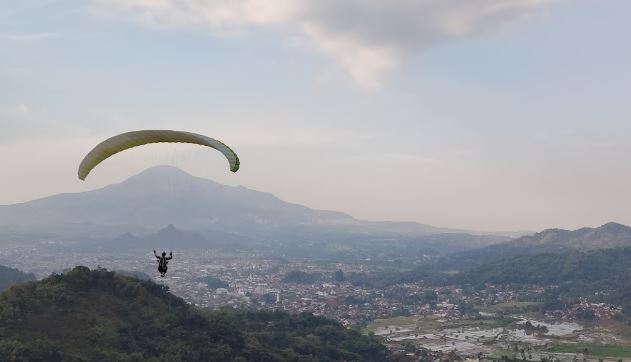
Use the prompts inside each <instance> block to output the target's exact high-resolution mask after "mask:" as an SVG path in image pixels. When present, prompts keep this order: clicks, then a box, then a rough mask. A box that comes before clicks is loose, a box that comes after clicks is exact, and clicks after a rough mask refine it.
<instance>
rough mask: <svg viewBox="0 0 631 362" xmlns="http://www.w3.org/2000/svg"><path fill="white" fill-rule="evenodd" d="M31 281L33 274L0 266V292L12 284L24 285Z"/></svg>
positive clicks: (33, 277)
mask: <svg viewBox="0 0 631 362" xmlns="http://www.w3.org/2000/svg"><path fill="white" fill-rule="evenodd" d="M31 280H35V276H34V275H33V274H28V273H24V272H21V271H19V270H17V269H13V268H7V267H5V266H2V265H0V292H1V291H3V290H5V289H7V288H8V287H10V286H12V285H13V284H18V283H24V282H28V281H31Z"/></svg>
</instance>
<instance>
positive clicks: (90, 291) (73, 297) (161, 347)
mask: <svg viewBox="0 0 631 362" xmlns="http://www.w3.org/2000/svg"><path fill="white" fill-rule="evenodd" d="M0 356H2V357H3V360H8V361H246V360H256V361H285V360H293V361H318V360H327V361H335V360H356V361H359V360H362V361H371V360H372V361H378V360H385V359H386V358H387V352H386V350H385V348H384V347H383V346H382V345H380V344H379V343H378V342H377V341H375V340H373V339H371V338H370V337H366V336H362V335H361V334H359V333H358V332H356V331H353V330H348V329H345V328H343V327H342V326H340V325H339V324H338V323H337V322H334V321H331V320H327V319H325V318H320V317H315V316H313V315H309V314H301V315H295V316H293V315H289V314H286V313H282V312H238V311H219V312H207V313H202V312H200V311H199V310H197V309H195V308H193V307H191V306H190V305H188V304H186V303H185V302H184V301H183V300H182V299H180V298H178V297H175V296H173V295H172V294H170V293H169V292H168V289H167V288H166V287H164V286H162V285H158V284H155V283H153V282H151V281H142V280H138V279H134V278H130V277H124V276H120V275H117V274H115V273H113V272H109V271H106V270H104V269H98V270H93V271H90V270H89V269H88V268H86V267H76V268H74V269H73V270H72V271H70V272H68V273H66V274H62V275H57V274H53V275H52V276H50V277H49V278H46V279H44V280H42V281H40V282H30V283H27V284H23V285H17V286H14V287H13V288H11V289H10V290H8V291H6V292H4V293H3V294H1V295H0Z"/></svg>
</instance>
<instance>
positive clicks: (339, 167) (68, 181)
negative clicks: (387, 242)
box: [0, 0, 631, 231]
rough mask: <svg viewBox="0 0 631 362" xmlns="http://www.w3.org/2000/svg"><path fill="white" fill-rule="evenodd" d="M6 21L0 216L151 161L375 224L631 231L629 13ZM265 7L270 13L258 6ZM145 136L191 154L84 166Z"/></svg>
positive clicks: (384, 10) (96, 13)
mask: <svg viewBox="0 0 631 362" xmlns="http://www.w3.org/2000/svg"><path fill="white" fill-rule="evenodd" d="M186 4H187V6H183V5H182V2H179V1H176V0H160V1H148V0H92V1H73V0H67V1H55V0H46V1H44V0H29V1H11V0H9V1H3V2H1V3H0V126H1V129H0V155H1V156H0V170H2V176H1V177H0V203H1V204H9V203H16V202H23V201H27V200H31V199H34V198H37V197H43V196H48V195H51V194H55V193H60V192H79V191H84V190H90V189H95V188H98V187H102V186H104V185H107V184H110V183H112V182H119V181H121V180H124V179H126V178H127V177H129V176H131V175H133V174H136V173H137V172H139V171H141V170H143V169H145V168H148V167H151V166H155V165H159V164H170V165H174V166H177V167H180V168H182V169H184V170H186V171H187V172H190V173H192V174H194V175H196V176H201V177H206V178H211V179H213V180H215V181H218V182H221V183H225V184H230V185H238V184H241V185H244V186H247V187H249V188H252V189H256V190H260V191H265V192H271V193H273V194H275V195H277V196H278V197H280V198H282V199H283V200H286V201H290V202H296V203H300V204H304V205H307V206H309V207H313V208H318V209H329V210H337V211H343V212H347V213H349V214H351V215H353V216H355V217H357V218H362V219H369V220H399V221H403V220H409V221H417V222H421V223H425V224H431V225H436V226H445V227H457V228H466V229H472V230H487V231H493V230H497V231H499V230H540V229H544V228H547V227H563V228H577V227H582V226H597V225H601V224H604V223H606V222H609V221H617V222H621V223H626V224H631V208H629V207H628V205H629V204H630V203H631V192H629V181H630V180H631V167H629V164H630V163H629V160H628V155H629V154H631V137H629V136H630V135H631V102H629V99H631V70H630V68H629V64H631V42H629V40H628V37H629V34H631V23H629V21H628V14H629V12H630V11H631V3H629V2H628V1H623V0H611V1H587V0H577V1H569V0H567V1H563V0H557V1H554V0H510V1H508V0H475V1H472V0H417V1H412V0H400V1H387V2H386V1H378V0H362V1H359V0H348V1H343V2H342V1H322V0H318V1H316V0H297V1H283V0H273V1H271V0H266V1H262V0H261V1H260V0H237V1H213V2H210V1H201V0H194V1H188V2H186ZM263 5H264V6H263ZM144 128H165V129H181V130H189V131H193V132H199V133H203V134H207V135H209V136H211V137H215V138H217V139H220V140H222V141H224V142H225V143H227V144H229V145H231V146H233V147H234V148H235V150H236V151H237V152H238V154H239V156H240V158H241V161H242V168H241V170H240V171H239V172H238V173H236V174H231V173H230V172H229V171H228V167H227V165H226V163H225V160H224V159H223V158H222V157H221V155H220V154H218V153H215V152H208V151H207V150H204V149H199V148H196V147H188V146H170V145H169V146H151V147H147V148H144V149H137V150H134V151H133V152H128V153H126V154H124V155H118V156H116V157H114V158H112V159H110V160H108V161H106V162H105V163H104V164H103V165H101V166H100V167H99V168H98V169H97V170H95V171H94V173H93V174H91V175H90V178H89V179H88V180H87V181H86V182H81V181H79V180H78V179H77V177H76V168H77V165H78V163H79V161H80V160H81V158H82V157H83V155H84V154H85V153H86V152H87V151H88V150H89V149H90V148H91V147H92V146H94V145H95V144H96V143H98V142H99V141H100V140H102V139H104V138H107V137H110V136H112V135H114V134H117V133H120V132H124V131H129V130H134V129H144Z"/></svg>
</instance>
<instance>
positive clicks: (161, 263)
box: [153, 250, 173, 278]
mask: <svg viewBox="0 0 631 362" xmlns="http://www.w3.org/2000/svg"><path fill="white" fill-rule="evenodd" d="M153 255H155V256H156V259H158V260H157V262H158V272H159V273H160V277H162V278H164V276H165V275H166V273H167V269H168V267H167V264H169V260H171V259H173V252H172V251H170V252H169V256H167V253H166V252H164V251H163V252H162V256H159V255H158V253H156V251H155V250H154V251H153Z"/></svg>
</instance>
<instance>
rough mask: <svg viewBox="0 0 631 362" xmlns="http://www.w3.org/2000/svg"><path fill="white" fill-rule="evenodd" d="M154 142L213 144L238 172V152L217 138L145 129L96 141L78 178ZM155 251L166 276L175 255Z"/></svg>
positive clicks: (161, 274)
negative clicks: (107, 162) (101, 164)
mask: <svg viewBox="0 0 631 362" xmlns="http://www.w3.org/2000/svg"><path fill="white" fill-rule="evenodd" d="M152 143H191V144H197V145H200V146H206V147H210V148H214V149H216V150H217V151H219V152H221V153H222V154H223V155H224V156H225V157H226V158H227V159H228V164H229V165H230V171H232V172H237V171H238V170H239V164H240V163H239V157H238V156H237V154H236V153H235V152H234V151H233V150H232V149H231V148H230V147H228V146H227V145H225V144H224V143H222V142H221V141H218V140H216V139H214V138H210V137H207V136H204V135H200V134H197V133H192V132H185V131H173V130H144V131H132V132H126V133H122V134H119V135H117V136H114V137H111V138H108V139H106V140H105V141H103V142H101V143H99V144H98V145H96V147H94V148H93V149H92V150H91V151H90V152H89V153H88V154H87V155H86V156H85V157H84V158H83V161H81V164H80V165H79V170H78V176H79V179H81V180H85V179H86V177H88V175H89V174H90V172H91V171H92V170H93V169H94V168H95V167H96V166H98V165H99V164H100V163H101V162H103V161H105V160H106V159H108V158H109V157H111V156H113V155H115V154H117V153H119V152H123V151H125V150H128V149H130V148H133V147H138V146H143V145H147V144H152ZM153 254H154V255H155V257H156V259H157V262H158V272H159V273H160V276H161V277H164V276H165V275H166V273H167V264H168V263H169V261H170V260H171V259H172V258H173V253H172V252H170V253H169V256H166V252H163V253H162V256H159V255H158V254H157V253H156V251H155V250H154V251H153Z"/></svg>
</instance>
